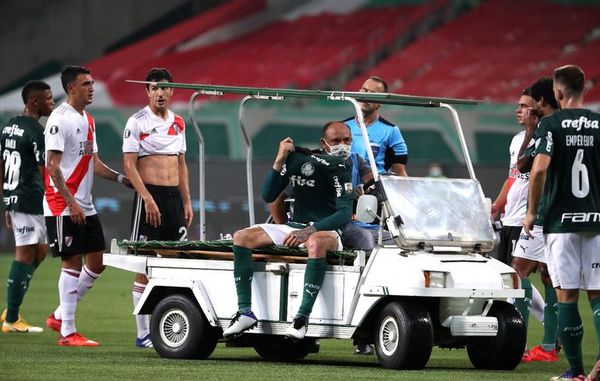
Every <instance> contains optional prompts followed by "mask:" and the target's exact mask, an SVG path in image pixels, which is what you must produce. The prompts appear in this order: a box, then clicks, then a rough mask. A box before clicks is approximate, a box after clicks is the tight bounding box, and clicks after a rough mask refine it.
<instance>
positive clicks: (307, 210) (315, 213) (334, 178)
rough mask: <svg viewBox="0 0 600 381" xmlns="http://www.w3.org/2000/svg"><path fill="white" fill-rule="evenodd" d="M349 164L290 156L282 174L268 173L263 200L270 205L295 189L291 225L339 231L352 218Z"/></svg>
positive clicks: (334, 159)
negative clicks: (289, 189) (285, 192)
mask: <svg viewBox="0 0 600 381" xmlns="http://www.w3.org/2000/svg"><path fill="white" fill-rule="evenodd" d="M351 173H352V163H351V162H350V161H349V160H347V159H344V158H342V157H339V156H330V155H322V154H310V153H309V154H307V153H300V152H297V151H295V152H292V153H290V154H289V155H288V157H287V159H286V162H285V166H284V167H283V168H282V170H281V172H276V171H274V170H273V171H271V172H270V173H269V176H268V177H267V180H266V181H265V185H264V187H263V198H264V199H265V201H267V202H273V201H274V200H275V199H276V198H277V196H278V195H279V194H280V193H281V191H282V190H283V189H284V188H285V187H286V185H288V184H290V185H292V186H293V187H294V195H295V199H296V200H295V203H294V222H299V223H303V224H307V223H311V222H312V223H314V227H315V228H316V229H317V230H319V231H320V230H335V229H339V228H341V227H342V226H343V225H345V224H346V223H348V222H350V220H351V218H352V201H353V193H354V190H353V187H352V178H351Z"/></svg>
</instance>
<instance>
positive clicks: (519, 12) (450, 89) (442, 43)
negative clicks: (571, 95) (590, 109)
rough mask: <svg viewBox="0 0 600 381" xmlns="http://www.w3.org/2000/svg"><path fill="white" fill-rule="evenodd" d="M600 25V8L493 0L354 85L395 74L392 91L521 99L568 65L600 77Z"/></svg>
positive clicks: (594, 97)
mask: <svg viewBox="0 0 600 381" xmlns="http://www.w3.org/2000/svg"><path fill="white" fill-rule="evenodd" d="M599 26H600V7H598V6H591V5H588V6H576V7H575V6H569V5H563V4H558V3H556V2H550V1H543V0H527V1H524V0H489V1H486V2H482V3H481V5H479V6H477V7H475V8H474V9H473V10H471V11H469V12H467V13H465V14H463V15H462V16H460V17H459V18H457V19H456V20H454V21H452V22H449V23H447V24H445V25H443V26H441V27H439V28H438V29H436V30H434V31H432V32H431V33H429V34H426V35H425V36H423V37H422V38H420V39H419V40H417V41H415V42H414V43H413V44H411V45H409V46H407V47H406V48H405V49H403V50H401V51H399V52H398V53H396V54H394V55H392V56H391V57H389V58H388V59H386V60H384V61H383V62H381V63H380V64H379V65H377V66H375V67H373V68H372V69H370V70H368V71H367V73H365V74H363V75H360V76H359V77H357V78H355V79H354V80H352V81H350V82H349V83H348V84H347V86H346V87H347V88H348V89H357V88H359V87H360V85H361V83H362V81H363V80H364V78H365V76H366V75H369V74H371V75H379V76H382V77H384V78H385V79H387V80H388V82H389V84H390V91H393V92H399V93H404V94H414V95H430V96H447V97H459V98H474V99H484V100H490V101H495V102H513V101H514V100H515V96H516V94H518V92H519V91H520V90H521V89H522V88H524V87H526V86H528V85H529V84H531V82H533V81H534V80H535V79H536V78H538V77H540V76H544V75H545V76H548V75H551V74H552V69H553V68H554V67H556V66H558V65H560V64H566V63H575V64H579V65H580V66H582V68H583V69H584V70H585V71H586V74H587V77H588V78H589V79H590V80H591V81H592V82H595V83H597V85H596V89H592V91H591V92H590V93H589V94H588V99H587V100H588V101H591V102H599V101H600V97H599V96H598V94H600V90H598V89H597V88H598V87H599V86H600V85H599V84H598V83H600V67H599V66H598V64H597V62H598V60H599V59H600V49H599V48H600V41H599V40H598V39H596V40H593V41H591V42H587V41H586V40H587V39H588V37H589V36H590V35H592V34H593V31H594V29H595V28H598V27H599Z"/></svg>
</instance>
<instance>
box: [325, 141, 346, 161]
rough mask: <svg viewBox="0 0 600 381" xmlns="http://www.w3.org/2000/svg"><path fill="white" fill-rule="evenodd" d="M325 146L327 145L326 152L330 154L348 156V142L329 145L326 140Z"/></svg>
mask: <svg viewBox="0 0 600 381" xmlns="http://www.w3.org/2000/svg"><path fill="white" fill-rule="evenodd" d="M325 144H327V147H329V152H327V153H328V154H329V155H331V156H342V157H345V158H349V157H350V146H349V145H348V144H343V143H342V144H336V145H334V146H330V145H329V144H328V143H327V142H325Z"/></svg>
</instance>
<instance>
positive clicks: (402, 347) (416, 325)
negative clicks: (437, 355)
mask: <svg viewBox="0 0 600 381" xmlns="http://www.w3.org/2000/svg"><path fill="white" fill-rule="evenodd" d="M373 338H374V340H373V343H375V352H376V353H377V358H378V359H379V363H380V364H381V366H382V367H384V368H390V369H422V368H424V367H425V365H427V361H429V357H430V356H431V349H432V347H433V325H432V323H431V317H430V316H429V312H428V311H427V310H426V309H425V308H423V307H421V306H419V305H415V304H410V303H408V302H391V303H389V304H388V305H387V306H385V308H384V309H383V310H382V311H381V313H380V314H379V317H378V318H377V323H376V324H375V330H374V335H373Z"/></svg>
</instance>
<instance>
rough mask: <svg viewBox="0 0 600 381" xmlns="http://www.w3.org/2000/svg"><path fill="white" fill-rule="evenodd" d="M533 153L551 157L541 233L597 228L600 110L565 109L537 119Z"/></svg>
mask: <svg viewBox="0 0 600 381" xmlns="http://www.w3.org/2000/svg"><path fill="white" fill-rule="evenodd" d="M539 129H540V134H539V136H540V137H539V139H538V140H536V147H537V148H536V154H538V155H539V154H544V155H549V156H551V157H552V160H551V162H550V167H549V168H548V172H547V174H546V183H545V186H544V195H543V197H542V202H543V203H544V208H545V210H544V211H543V213H544V233H568V232H585V231H592V232H596V231H600V114H597V113H595V112H593V111H590V110H585V109H565V110H561V111H559V112H556V113H554V114H553V115H550V116H547V117H544V118H542V120H541V121H540V127H539Z"/></svg>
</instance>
